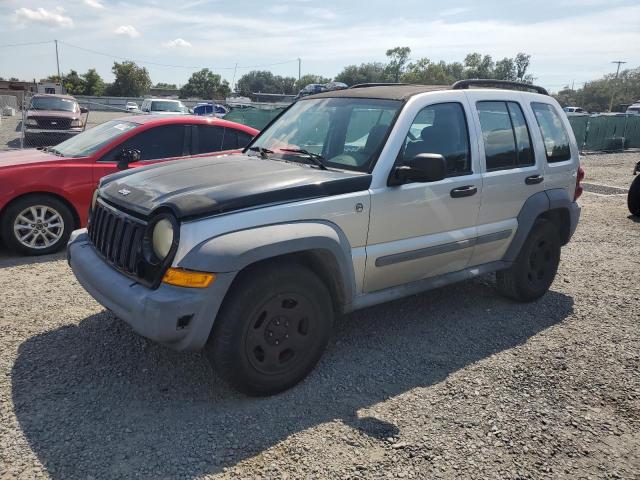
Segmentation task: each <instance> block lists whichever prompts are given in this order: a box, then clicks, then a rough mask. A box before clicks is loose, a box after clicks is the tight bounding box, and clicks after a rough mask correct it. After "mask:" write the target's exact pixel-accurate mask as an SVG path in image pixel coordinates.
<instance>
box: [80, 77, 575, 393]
mask: <svg viewBox="0 0 640 480" xmlns="http://www.w3.org/2000/svg"><path fill="white" fill-rule="evenodd" d="M496 86H497V87H502V88H499V89H496V88H477V87H496ZM469 87H476V88H469ZM523 88H527V89H531V90H533V91H534V92H535V93H531V92H528V91H520V90H521V89H523ZM516 89H518V90H516ZM582 178H583V171H582V169H581V168H580V165H579V159H578V147H577V145H576V142H575V139H574V137H573V134H572V131H571V128H570V125H569V122H568V120H567V117H566V115H564V114H563V113H562V109H561V108H560V105H558V103H557V102H556V101H555V100H554V99H553V98H552V97H550V96H549V95H547V94H546V91H545V90H544V89H542V88H540V87H535V86H525V85H522V84H512V83H509V82H507V83H504V82H495V81H464V82H458V83H456V84H454V85H453V86H452V87H446V88H443V87H433V86H423V85H391V86H365V87H360V88H353V87H352V88H349V89H345V90H340V91H332V92H325V93H321V94H318V95H312V96H309V97H305V98H302V99H300V100H299V101H297V102H296V103H294V104H292V105H291V106H290V107H289V108H288V109H287V110H286V111H284V113H282V114H281V116H279V117H278V118H277V119H276V120H275V121H274V122H273V123H271V124H270V125H269V126H268V127H267V128H266V129H265V130H263V131H262V132H261V133H260V134H259V135H258V136H257V137H256V138H255V139H254V140H253V141H252V142H251V143H250V144H249V146H248V148H246V149H245V150H244V151H243V153H242V154H237V155H229V156H226V157H218V158H217V159H214V158H198V159H194V160H187V161H184V160H183V161H180V162H169V163H166V164H164V165H151V166H148V167H142V168H138V169H136V170H135V171H131V172H128V171H127V172H122V173H116V174H113V175H110V176H108V177H106V178H104V179H103V180H102V181H101V183H100V186H99V188H98V190H97V191H96V193H95V195H94V197H93V201H92V206H91V213H90V220H89V225H88V228H87V229H83V230H77V231H75V232H74V234H73V235H72V238H71V240H70V242H69V248H68V256H69V263H70V265H71V268H72V269H73V271H74V273H75V275H76V277H77V278H78V280H79V282H80V283H81V284H82V285H83V286H84V287H85V288H86V290H87V291H88V292H89V293H90V294H91V295H92V296H93V297H94V298H95V299H96V300H97V301H98V302H100V303H101V304H102V305H104V306H105V307H107V308H109V309H110V310H112V311H113V312H114V314H115V315H116V316H118V317H120V318H122V319H124V320H125V321H126V322H128V323H129V324H130V325H131V326H132V327H133V329H134V330H135V331H137V332H138V333H140V334H141V335H143V336H145V337H148V338H150V339H152V340H155V341H157V342H160V343H162V344H165V345H168V346H170V347H172V348H174V349H178V350H199V349H204V351H205V352H206V356H207V357H208V358H209V359H210V361H211V362H212V363H213V365H214V367H215V368H216V369H217V371H218V372H219V374H220V375H221V376H222V377H223V378H224V379H226V381H228V382H229V383H230V384H232V385H233V386H234V387H236V388H237V389H239V390H241V391H242V392H245V393H247V394H250V395H268V394H273V393H276V392H279V391H282V390H285V389H287V388H289V387H291V386H293V385H295V384H296V383H298V382H299V381H301V380H302V379H303V378H304V377H305V376H306V375H307V374H308V373H309V372H310V371H311V369H313V367H314V366H315V364H316V362H317V361H318V359H319V358H320V356H321V355H322V352H323V350H324V349H325V346H326V345H327V341H328V340H329V337H330V334H331V328H332V324H333V322H334V320H335V319H336V318H339V316H340V314H343V313H346V312H351V311H354V310H357V309H361V308H364V307H368V306H371V305H375V304H378V303H381V302H386V301H389V300H393V299H397V298H401V297H404V296H407V295H412V294H416V293H419V292H423V291H425V290H428V289H432V288H436V287H440V286H443V285H446V284H450V283H453V282H458V281H461V280H466V279H470V278H474V277H477V276H479V275H483V274H487V273H492V272H496V275H497V287H498V290H499V291H500V292H501V293H503V294H505V295H507V296H508V297H511V298H513V299H515V300H517V301H533V300H535V299H537V298H539V297H540V296H542V295H544V294H545V292H547V290H548V289H549V287H550V286H551V284H552V282H553V280H554V277H555V274H556V270H557V268H558V264H559V261H560V249H561V247H562V246H563V245H565V244H566V243H567V242H568V241H569V239H570V238H571V236H572V235H573V232H574V230H575V229H576V226H577V223H578V218H579V215H580V207H579V206H578V204H577V203H576V200H577V199H578V197H579V196H580V194H581V193H582V187H581V185H580V181H581V179H582ZM499 334H500V333H499V332H496V335H499Z"/></svg>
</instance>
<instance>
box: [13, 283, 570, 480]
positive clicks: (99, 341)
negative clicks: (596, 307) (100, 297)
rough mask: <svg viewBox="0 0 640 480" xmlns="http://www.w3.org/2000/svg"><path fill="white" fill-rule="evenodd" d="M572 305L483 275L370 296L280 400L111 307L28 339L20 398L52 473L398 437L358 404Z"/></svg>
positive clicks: (206, 463)
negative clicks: (313, 435) (398, 295)
mask: <svg viewBox="0 0 640 480" xmlns="http://www.w3.org/2000/svg"><path fill="white" fill-rule="evenodd" d="M572 311H573V299H572V298H571V297H569V296H566V295H564V294H561V293H558V292H553V291H552V292H549V293H548V294H547V295H545V296H544V297H543V298H542V299H540V300H538V301H537V302H535V303H532V304H526V305H522V304H516V303H513V302H510V301H507V300H504V299H502V298H501V297H499V296H498V295H497V294H496V293H495V292H494V289H493V288H492V286H491V285H490V284H489V283H487V281H486V280H485V281H473V282H466V283H462V284H459V285H454V286H450V287H446V288H442V289H439V290H436V291H432V292H428V293H425V294H422V295H417V296H414V297H410V298H407V299H404V300H398V301H395V302H391V303H387V304H384V305H380V306H377V307H372V308H369V309H367V310H363V311H360V312H356V313H354V314H351V315H349V316H347V317H346V318H344V319H343V321H342V322H340V323H339V324H338V326H337V328H336V333H335V336H334V339H333V341H332V342H331V344H330V345H329V348H328V350H327V352H326V353H325V355H324V357H323V360H322V361H321V362H320V364H319V365H318V366H317V367H316V369H315V370H314V371H313V372H312V373H311V375H310V376H309V377H308V378H307V379H306V380H305V381H304V382H303V383H302V384H300V385H298V386H297V387H294V388H293V389H291V390H289V391H287V392H285V393H283V394H280V395H277V396H274V397H270V398H248V397H245V396H243V395H240V394H238V393H236V392H234V391H231V390H230V389H229V388H228V387H227V386H226V385H224V384H223V383H222V381H221V380H220V379H219V378H218V377H217V376H216V375H213V374H212V370H211V369H210V367H209V366H208V365H207V363H206V361H205V359H204V358H203V356H202V355H201V354H195V353H192V354H185V353H176V352H172V351H170V350H168V349H165V348H163V347H160V346H157V345H155V344H152V343H150V342H148V341H146V340H145V339H142V338H140V337H139V336H137V335H136V334H134V333H133V332H132V331H131V330H130V329H129V327H128V326H126V325H125V324H124V323H123V322H120V321H119V320H117V319H114V318H113V317H112V315H111V314H110V313H107V312H103V313H100V314H97V315H94V316H91V317H88V318H86V319H85V320H83V321H82V322H80V324H79V325H69V326H66V327H62V328H59V329H57V330H53V331H49V332H46V333H43V334H41V335H38V336H34V337H32V338H30V339H28V340H27V341H25V342H24V343H23V344H22V345H21V346H20V348H19V352H18V357H17V359H16V361H15V364H14V366H13V369H12V372H11V376H12V397H13V403H14V408H15V414H16V416H17V419H18V421H19V423H20V426H21V428H22V430H23V432H24V435H25V437H26V438H27V440H28V441H29V443H30V446H31V448H32V449H33V451H34V452H35V454H36V455H37V456H38V458H39V460H40V461H41V463H42V465H43V466H44V467H45V468H46V470H47V472H48V474H49V475H50V476H51V477H53V478H56V479H72V478H83V479H86V478H115V477H118V478H120V477H124V478H129V477H133V476H135V477H136V478H154V479H156V478H176V477H180V478H196V477H200V476H202V475H205V474H211V473H216V472H219V471H221V470H222V469H223V468H224V467H228V466H232V465H235V464H236V463H238V462H239V461H241V460H243V459H246V458H248V457H252V456H254V455H256V454H258V453H260V452H262V451H264V450H266V449H268V448H270V447H272V446H274V445H276V444H277V443H278V442H280V441H281V440H283V439H285V438H286V437H288V436H290V435H292V434H294V433H296V432H300V431H303V430H305V429H308V428H310V427H313V426H316V425H318V424H321V423H323V422H328V421H333V420H336V419H340V420H341V421H342V422H343V423H344V424H345V425H348V426H349V427H351V428H354V429H357V430H359V431H361V432H363V433H365V434H367V435H369V436H370V437H371V438H373V439H381V441H382V439H384V438H387V437H389V436H394V435H398V434H399V433H401V432H399V427H398V426H397V425H394V424H393V423H389V422H388V421H385V419H383V418H375V417H372V416H364V417H359V416H358V413H357V412H358V410H359V409H361V408H364V407H369V406H372V405H374V404H376V403H378V402H382V401H384V400H386V399H388V398H390V397H393V396H396V395H399V394H402V393H404V392H407V391H409V390H412V389H415V388H429V387H430V386H432V385H434V384H437V383H438V382H441V381H443V380H444V379H446V378H447V376H448V375H450V374H451V373H453V372H455V371H456V370H458V369H461V368H464V367H465V366H467V365H470V364H472V363H474V362H477V361H479V360H482V359H484V358H486V357H488V356H491V355H493V354H495V353H497V352H500V351H503V350H505V349H510V348H513V347H515V346H517V345H521V344H523V343H524V342H526V341H527V340H528V339H530V338H531V337H532V336H534V335H536V334H537V333H539V332H541V331H542V330H545V329H547V328H549V327H551V326H553V325H555V324H558V323H560V322H562V321H563V319H565V318H566V317H567V316H568V315H570V314H571V312H572ZM34 320H35V319H34Z"/></svg>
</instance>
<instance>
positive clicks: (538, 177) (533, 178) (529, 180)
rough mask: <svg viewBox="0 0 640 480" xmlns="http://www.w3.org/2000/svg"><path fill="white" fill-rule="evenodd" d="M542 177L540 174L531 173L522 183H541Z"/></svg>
mask: <svg viewBox="0 0 640 480" xmlns="http://www.w3.org/2000/svg"><path fill="white" fill-rule="evenodd" d="M543 180H544V177H543V176H542V175H531V176H530V177H527V178H525V179H524V183H526V184H527V185H537V184H538V183H542V181H543Z"/></svg>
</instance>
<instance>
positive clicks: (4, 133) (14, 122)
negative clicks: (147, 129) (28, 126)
mask: <svg viewBox="0 0 640 480" xmlns="http://www.w3.org/2000/svg"><path fill="white" fill-rule="evenodd" d="M128 115H131V114H129V113H126V112H89V117H88V119H87V128H91V127H95V126H96V125H99V124H101V123H104V122H106V121H108V120H113V119H114V118H120V117H126V116H128ZM21 129H22V113H21V112H17V114H16V115H15V116H13V117H2V119H1V122H0V151H2V150H11V149H14V148H20V136H21ZM31 146H32V147H39V146H40V145H31ZM25 148H26V146H25Z"/></svg>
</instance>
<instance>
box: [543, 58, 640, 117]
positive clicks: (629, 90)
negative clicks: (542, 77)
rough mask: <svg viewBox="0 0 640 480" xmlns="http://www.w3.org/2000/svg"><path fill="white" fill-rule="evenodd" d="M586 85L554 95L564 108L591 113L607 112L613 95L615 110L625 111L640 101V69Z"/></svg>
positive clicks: (608, 76) (611, 75) (609, 76)
mask: <svg viewBox="0 0 640 480" xmlns="http://www.w3.org/2000/svg"><path fill="white" fill-rule="evenodd" d="M615 77H616V76H615V74H609V75H605V76H604V77H602V78H600V79H598V80H594V81H592V82H588V83H585V84H584V86H583V87H582V88H580V89H578V90H572V89H571V88H569V87H568V86H566V87H565V88H564V89H562V90H561V91H559V92H558V93H557V94H555V95H554V97H555V98H556V100H558V102H560V105H562V106H563V107H566V106H572V107H573V106H577V107H582V108H583V109H585V110H587V111H589V112H606V111H608V110H609V102H610V101H611V96H612V94H613V110H614V111H624V110H625V109H626V106H627V105H629V104H632V103H634V102H636V101H638V100H639V99H640V67H638V68H634V69H629V70H623V71H622V72H620V75H619V77H618V79H617V80H616V78H615Z"/></svg>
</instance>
